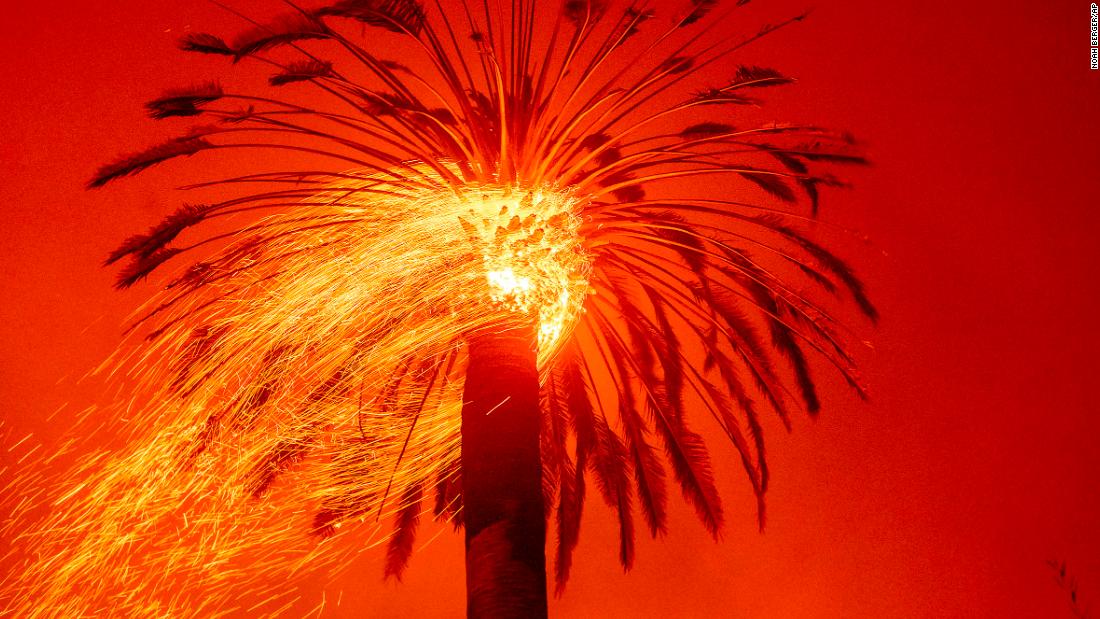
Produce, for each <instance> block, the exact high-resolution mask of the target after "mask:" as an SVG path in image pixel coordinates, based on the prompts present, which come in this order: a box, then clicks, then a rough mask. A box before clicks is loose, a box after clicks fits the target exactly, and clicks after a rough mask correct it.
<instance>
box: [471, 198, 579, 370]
mask: <svg viewBox="0 0 1100 619" xmlns="http://www.w3.org/2000/svg"><path fill="white" fill-rule="evenodd" d="M470 194H471V195H472V197H470V198H465V197H457V198H456V199H455V202H457V204H456V205H455V206H456V207H457V209H458V210H464V213H463V215H462V216H460V217H459V222H460V224H461V225H462V227H463V229H464V230H465V231H466V232H467V234H468V235H469V239H470V241H471V243H473V244H474V245H475V246H476V247H477V248H478V250H479V251H480V253H481V257H482V262H483V264H484V268H485V279H486V282H487V283H488V285H489V298H490V299H491V300H492V302H493V303H494V304H496V305H497V306H498V307H501V308H505V309H507V310H510V311H513V312H518V313H520V314H530V315H533V316H534V317H535V318H537V321H538V333H539V342H538V343H539V349H540V350H545V351H552V350H554V349H555V344H556V343H557V342H559V341H560V340H561V335H562V331H563V330H564V329H567V328H568V325H570V324H572V323H573V321H574V320H576V318H577V316H578V314H579V312H580V311H581V304H582V303H583V302H584V298H585V296H586V295H587V290H588V272H589V269H590V264H589V260H588V256H587V253H586V252H585V251H584V247H583V245H582V243H581V235H580V233H579V228H580V224H581V220H580V218H579V217H578V216H577V215H576V213H578V212H579V210H580V201H579V200H577V199H576V198H574V197H573V196H571V195H570V194H569V193H566V192H560V191H555V190H545V189H537V190H523V189H519V188H509V187H496V188H489V187H479V188H477V189H476V190H475V191H472V192H470ZM548 357H549V355H541V356H540V358H542V359H546V358H548Z"/></svg>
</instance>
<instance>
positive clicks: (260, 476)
mask: <svg viewBox="0 0 1100 619" xmlns="http://www.w3.org/2000/svg"><path fill="white" fill-rule="evenodd" d="M312 444H313V443H312V441H311V440H310V439H309V438H306V437H301V438H299V437H296V438H291V439H283V440H281V441H279V442H278V443H277V444H276V445H275V447H274V448H273V449H272V450H271V451H270V452H269V453H268V454H267V456H265V457H264V458H263V459H262V460H261V461H260V462H258V463H256V465H255V466H254V467H252V469H251V470H250V471H249V473H248V474H247V475H246V477H245V479H246V484H245V491H246V492H248V493H249V494H251V495H252V496H254V497H260V496H262V495H263V494H264V493H265V492H267V489H268V488H270V487H271V484H272V483H274V482H275V479H276V478H277V477H278V476H279V475H282V474H283V473H285V472H286V471H287V470H289V469H290V467H292V466H294V465H295V464H297V463H298V462H301V461H302V459H303V458H304V457H305V455H306V452H308V451H309V449H310V447H311V446H312Z"/></svg>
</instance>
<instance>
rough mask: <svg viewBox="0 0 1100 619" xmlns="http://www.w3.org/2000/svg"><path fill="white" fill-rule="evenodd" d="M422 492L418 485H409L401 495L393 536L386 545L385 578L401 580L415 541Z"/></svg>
mask: <svg viewBox="0 0 1100 619" xmlns="http://www.w3.org/2000/svg"><path fill="white" fill-rule="evenodd" d="M422 495H423V492H422V491H421V489H420V486H419V485H412V486H409V487H408V489H406V490H405V493H404V495H403V496H402V497H401V510H400V511H398V512H397V519H396V521H395V522H394V525H393V537H391V538H390V543H389V544H388V545H387V546H386V578H391V577H392V578H396V579H397V580H401V574H402V573H404V571H405V567H407V566H408V564H409V557H411V556H412V551H413V542H414V541H416V527H417V525H418V524H419V523H420V499H421V497H422Z"/></svg>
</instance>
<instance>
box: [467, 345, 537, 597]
mask: <svg viewBox="0 0 1100 619" xmlns="http://www.w3.org/2000/svg"><path fill="white" fill-rule="evenodd" d="M468 342H469V360H470V362H469V367H468V368H467V370H466V384H465V387H464V393H463V398H462V401H463V407H462V504H463V505H462V512H463V523H464V526H465V529H466V616H467V617H468V618H469V619H503V618H513V617H514V618H517V619H529V618H530V619H538V618H544V617H546V613H547V611H546V551H545V543H546V520H545V518H544V515H543V499H542V465H541V462H540V459H539V425H540V423H539V382H538V367H537V365H536V360H535V354H536V353H535V342H536V339H535V331H534V328H533V327H529V328H517V329H510V330H505V331H500V332H496V333H483V334H478V335H475V336H471V337H470V338H469V340H468Z"/></svg>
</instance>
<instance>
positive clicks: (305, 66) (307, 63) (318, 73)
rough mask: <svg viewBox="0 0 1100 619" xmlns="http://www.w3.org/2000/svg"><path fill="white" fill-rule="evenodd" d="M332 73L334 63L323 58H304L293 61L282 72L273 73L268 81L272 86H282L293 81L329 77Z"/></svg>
mask: <svg viewBox="0 0 1100 619" xmlns="http://www.w3.org/2000/svg"><path fill="white" fill-rule="evenodd" d="M331 75H332V63H331V62H325V61H321V60H313V59H310V60H303V61H299V62H292V63H290V64H289V65H287V67H286V69H285V70H283V71H282V72H280V73H276V74H275V75H272V76H271V77H270V78H269V79H268V80H267V81H268V83H269V84H271V85H272V86H282V85H284V84H291V83H293V82H303V81H306V80H312V79H317V78H319V77H329V76H331Z"/></svg>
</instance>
